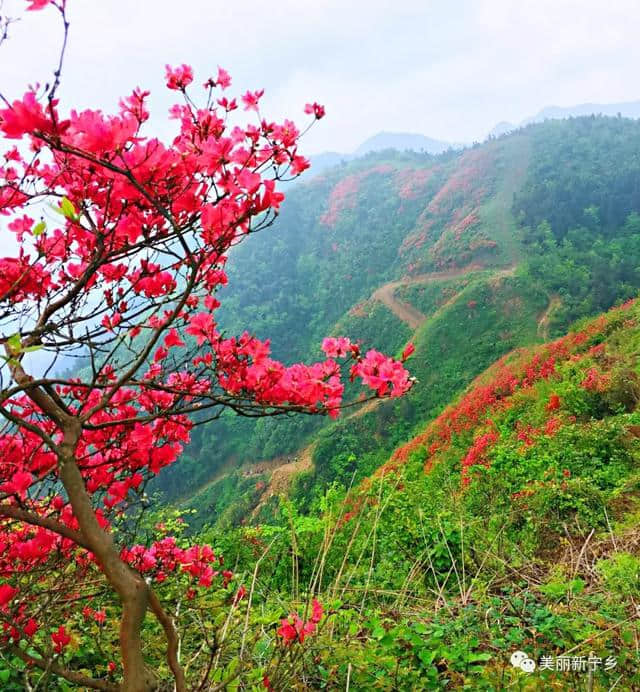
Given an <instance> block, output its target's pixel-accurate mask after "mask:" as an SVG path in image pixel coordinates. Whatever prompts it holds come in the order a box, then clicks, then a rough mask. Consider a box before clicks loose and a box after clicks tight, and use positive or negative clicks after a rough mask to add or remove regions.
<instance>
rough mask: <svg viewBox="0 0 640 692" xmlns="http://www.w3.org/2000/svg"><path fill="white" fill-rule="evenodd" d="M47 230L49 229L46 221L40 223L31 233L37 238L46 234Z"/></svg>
mask: <svg viewBox="0 0 640 692" xmlns="http://www.w3.org/2000/svg"><path fill="white" fill-rule="evenodd" d="M46 228H47V224H46V223H45V222H44V221H40V223H37V224H36V225H35V226H34V227H33V231H31V232H32V233H33V235H34V236H35V237H36V238H37V237H38V236H39V235H42V234H43V233H44V232H45V230H46Z"/></svg>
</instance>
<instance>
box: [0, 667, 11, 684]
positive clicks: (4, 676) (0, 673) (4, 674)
mask: <svg viewBox="0 0 640 692" xmlns="http://www.w3.org/2000/svg"><path fill="white" fill-rule="evenodd" d="M10 677H11V671H10V670H0V682H8V681H9V678H10Z"/></svg>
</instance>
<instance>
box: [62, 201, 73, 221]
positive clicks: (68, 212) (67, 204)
mask: <svg viewBox="0 0 640 692" xmlns="http://www.w3.org/2000/svg"><path fill="white" fill-rule="evenodd" d="M60 211H61V212H62V214H63V216H65V217H66V218H67V219H75V218H76V217H77V214H76V208H75V207H74V206H73V202H71V200H70V199H68V198H67V197H63V198H62V201H61V202H60Z"/></svg>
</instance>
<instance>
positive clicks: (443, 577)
mask: <svg viewBox="0 0 640 692" xmlns="http://www.w3.org/2000/svg"><path fill="white" fill-rule="evenodd" d="M282 511H283V518H284V520H285V521H284V523H283V524H282V525H281V526H271V527H269V526H262V527H258V528H242V529H236V530H235V531H231V532H229V533H227V534H226V536H225V537H224V539H223V540H224V548H225V554H226V556H227V557H228V558H230V559H232V560H234V561H236V560H237V564H238V566H239V569H241V570H247V571H250V570H251V569H252V568H253V566H254V564H255V559H256V556H257V555H260V554H263V553H262V551H268V552H269V558H270V559H269V560H268V564H264V566H260V571H259V574H260V576H259V582H258V583H259V592H260V594H261V596H260V598H262V599H264V600H263V601H261V602H262V603H263V604H264V605H262V606H261V607H262V608H263V611H266V612H270V609H271V610H274V609H275V608H276V605H275V604H276V603H279V602H281V601H280V600H279V599H283V598H287V597H289V596H287V595H289V594H296V593H298V592H299V590H300V591H301V592H302V594H303V596H302V598H303V599H304V597H305V596H304V594H305V593H309V592H312V593H315V594H316V595H317V598H318V599H320V600H321V602H322V603H323V604H324V605H325V608H326V612H327V621H326V623H325V627H324V628H323V630H322V631H321V632H320V633H318V635H317V637H316V638H315V639H314V641H313V643H311V644H309V645H308V646H307V647H306V648H304V649H302V648H301V650H300V658H299V661H298V663H296V664H295V665H293V664H292V667H291V668H289V669H288V672H287V673H286V675H287V676H291V675H301V674H302V673H301V672H300V671H304V675H305V679H306V680H307V682H308V684H309V685H310V686H311V687H312V688H313V689H316V688H322V687H328V688H330V689H343V688H345V686H346V685H347V684H348V685H349V686H350V687H351V689H355V690H368V689H388V690H392V689H429V690H449V689H473V690H496V689H572V690H574V689H575V690H581V689H593V690H608V689H612V687H616V686H618V687H620V688H621V689H625V690H627V689H628V690H632V689H637V687H638V685H640V672H639V670H638V666H637V663H638V659H637V649H636V648H635V642H636V641H637V637H638V633H639V629H638V623H639V617H638V612H637V600H636V599H637V595H638V591H639V589H640V533H639V531H638V519H639V517H640V303H639V302H638V301H637V300H636V301H629V302H627V303H625V304H624V305H622V306H620V307H617V308H614V309H612V310H611V311H609V312H608V313H606V314H603V315H601V316H599V317H597V318H596V319H592V320H583V322H582V323H581V324H579V325H577V326H576V327H575V328H574V329H573V330H572V331H571V332H569V333H568V334H567V335H566V336H563V337H561V338H558V339H556V340H553V341H551V342H548V343H545V344H543V345H538V346H533V347H527V348H518V349H515V350H513V351H510V352H509V353H508V354H506V355H505V356H503V357H502V358H501V359H499V360H498V361H497V362H495V363H494V364H493V365H492V366H491V367H490V368H488V369H487V370H486V371H485V372H483V373H482V374H481V375H480V376H479V377H477V378H476V379H475V380H474V381H473V382H472V384H471V385H470V386H468V387H467V388H465V389H464V391H463V392H462V393H461V394H460V395H459V396H458V397H457V398H455V400H454V401H453V403H451V404H450V405H449V406H447V407H446V408H445V409H444V410H443V411H442V412H441V413H440V415H438V416H437V417H436V418H435V419H434V420H433V421H431V422H430V423H428V424H427V425H426V426H425V427H424V428H423V430H422V431H421V432H420V434H419V435H417V436H416V437H415V438H414V439H412V440H411V441H409V442H408V443H406V444H404V445H402V446H400V447H398V448H397V449H396V450H395V451H394V453H393V455H392V456H391V459H390V460H388V461H387V463H386V464H384V465H383V466H382V467H381V468H380V469H379V470H378V471H377V472H376V473H374V474H373V475H372V476H371V477H370V478H368V479H365V481H363V482H362V483H360V484H358V485H357V486H356V487H355V488H353V489H352V490H351V491H349V492H348V493H345V491H344V490H340V489H339V488H335V487H334V488H333V489H332V490H331V491H330V492H329V493H328V494H327V495H326V497H325V499H324V501H323V503H322V506H321V507H320V508H319V511H318V512H317V513H313V514H312V515H311V516H301V515H300V512H299V509H298V507H297V505H296V503H295V502H288V503H285V504H284V505H283V507H282ZM211 535H212V536H217V537H218V540H220V534H219V532H218V531H213V532H211ZM260 622H262V621H261V620H260ZM516 650H521V651H524V652H525V653H526V654H527V656H529V657H530V658H531V659H532V660H533V661H534V662H536V664H537V668H536V671H535V675H530V674H529V673H525V672H524V671H523V670H520V669H518V668H515V667H514V666H512V664H511V662H510V657H511V654H512V653H513V652H514V651H516ZM562 656H565V657H567V656H568V657H569V661H570V667H569V668H562V667H561V666H560V667H557V666H556V661H557V660H558V659H559V658H560V657H562ZM590 656H591V657H592V658H594V659H598V660H599V665H598V666H596V667H595V668H594V669H593V671H592V673H591V675H589V672H588V668H587V661H588V659H589V657H590ZM574 658H576V659H577V660H578V663H577V664H575V666H573V664H571V661H572V660H573V659H574ZM545 661H546V662H547V663H548V662H549V661H551V665H545V663H544V662H545ZM605 661H608V663H607V665H606V666H605ZM292 671H293V672H292ZM347 681H348V683H347ZM276 684H278V683H276ZM280 684H284V683H280ZM285 687H286V685H285Z"/></svg>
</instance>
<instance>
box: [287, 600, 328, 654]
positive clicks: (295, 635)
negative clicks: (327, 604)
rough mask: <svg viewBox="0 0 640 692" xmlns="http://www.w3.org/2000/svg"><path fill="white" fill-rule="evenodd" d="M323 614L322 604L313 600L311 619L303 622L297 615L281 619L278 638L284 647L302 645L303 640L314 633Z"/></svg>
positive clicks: (291, 614)
mask: <svg viewBox="0 0 640 692" xmlns="http://www.w3.org/2000/svg"><path fill="white" fill-rule="evenodd" d="M323 614H324V609H323V607H322V604H321V603H320V602H319V601H318V600H317V599H315V598H314V599H313V601H312V603H311V617H310V618H309V619H308V620H307V621H306V622H305V621H304V620H303V619H302V618H301V617H300V616H299V615H298V614H297V613H290V614H289V617H288V618H283V619H282V621H281V623H280V627H279V628H278V636H279V637H282V641H283V643H284V645H285V646H290V645H291V644H293V643H294V642H300V644H303V643H304V640H305V638H306V637H308V636H309V635H310V634H313V633H314V632H315V631H316V627H317V625H318V623H319V622H320V620H322V616H323Z"/></svg>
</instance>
